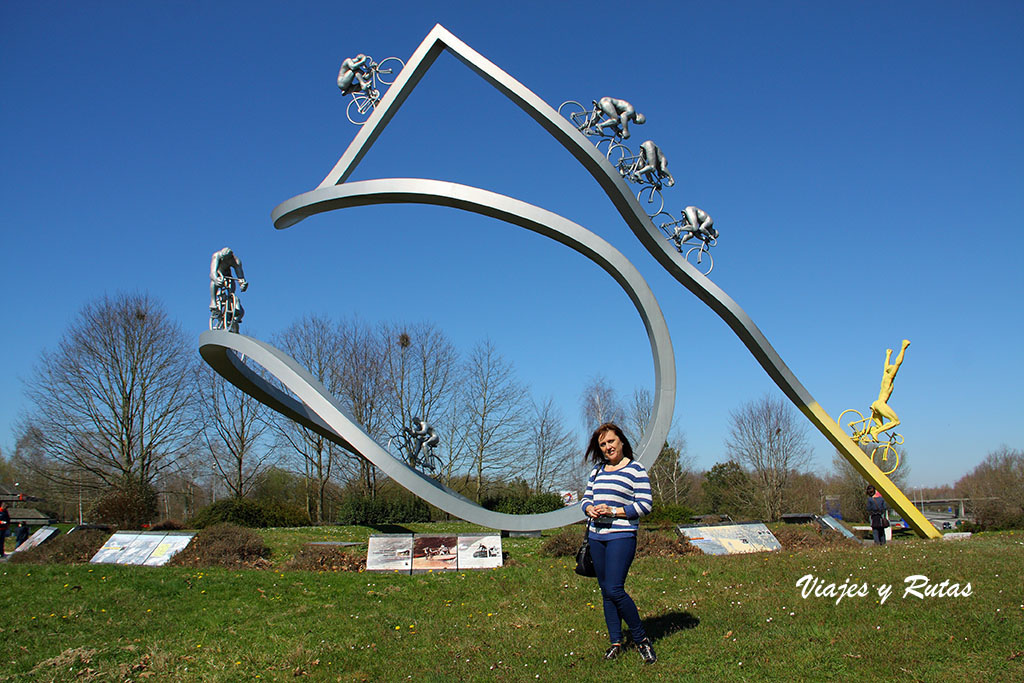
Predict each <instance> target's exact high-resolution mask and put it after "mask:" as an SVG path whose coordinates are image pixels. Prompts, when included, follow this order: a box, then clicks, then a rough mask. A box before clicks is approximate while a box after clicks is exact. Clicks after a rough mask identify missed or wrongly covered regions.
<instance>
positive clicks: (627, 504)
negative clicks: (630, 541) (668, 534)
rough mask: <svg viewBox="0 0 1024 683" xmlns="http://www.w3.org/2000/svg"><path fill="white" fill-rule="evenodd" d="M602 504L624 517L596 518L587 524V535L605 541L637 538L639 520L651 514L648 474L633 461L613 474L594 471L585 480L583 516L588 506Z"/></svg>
mask: <svg viewBox="0 0 1024 683" xmlns="http://www.w3.org/2000/svg"><path fill="white" fill-rule="evenodd" d="M601 503H604V504H605V505H609V506H611V507H617V508H618V507H620V508H623V509H624V510H625V511H626V517H625V519H623V518H622V517H614V518H613V517H598V518H597V519H592V520H590V535H591V536H592V537H597V538H602V539H607V538H614V537H616V536H627V535H631V534H636V532H637V529H638V528H639V527H640V523H639V520H640V518H641V517H643V516H644V515H646V514H648V513H649V512H650V511H651V507H652V503H653V501H652V498H651V480H650V479H649V478H648V477H647V470H645V469H644V466H643V465H641V464H640V463H638V462H637V461H636V460H631V461H630V462H629V464H628V465H626V466H625V467H623V468H622V469H620V470H616V471H615V472H606V471H605V466H604V465H599V466H597V467H595V468H594V469H593V470H592V471H591V472H590V478H589V479H588V480H587V491H586V493H584V494H583V502H582V503H581V504H580V507H581V508H582V509H583V512H584V513H586V511H587V508H588V507H590V506H591V505H600V504H601Z"/></svg>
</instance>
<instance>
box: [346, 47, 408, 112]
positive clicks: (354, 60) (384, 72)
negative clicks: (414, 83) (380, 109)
mask: <svg viewBox="0 0 1024 683" xmlns="http://www.w3.org/2000/svg"><path fill="white" fill-rule="evenodd" d="M404 66H405V63H404V62H403V61H402V60H401V59H399V58H398V57H388V58H387V59H382V60H381V61H380V62H379V63H378V62H375V61H373V58H372V57H370V56H369V55H363V54H359V55H356V56H355V57H349V58H348V59H346V60H345V61H343V62H342V63H341V70H339V71H338V89H339V90H341V94H342V95H351V96H352V101H351V102H349V103H348V106H347V107H346V108H345V116H346V117H348V120H349V121H351V122H352V123H354V124H356V125H357V126H361V125H363V124H364V123H366V119H368V118H370V114H371V113H373V109H374V107H376V106H377V105H378V104H380V98H381V92H380V87H379V85H380V84H383V85H391V84H392V83H394V82H395V79H396V78H398V72H400V71H401V70H402V68H403V67H404Z"/></svg>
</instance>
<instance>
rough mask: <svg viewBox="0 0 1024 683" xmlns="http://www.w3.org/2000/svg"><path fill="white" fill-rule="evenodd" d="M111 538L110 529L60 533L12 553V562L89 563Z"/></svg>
mask: <svg viewBox="0 0 1024 683" xmlns="http://www.w3.org/2000/svg"><path fill="white" fill-rule="evenodd" d="M108 538H110V532H109V531H99V530H98V529H86V530H84V531H75V532H73V533H70V534H60V535H58V536H57V537H56V538H52V539H50V540H49V541H47V542H46V543H43V544H42V545H38V546H36V547H35V548H31V549H29V550H23V551H21V552H18V553H11V559H9V560H8V562H9V563H11V564H88V562H89V560H91V559H92V556H93V555H95V554H96V553H97V552H98V551H99V549H100V548H102V547H103V544H104V543H106V542H107V539H108Z"/></svg>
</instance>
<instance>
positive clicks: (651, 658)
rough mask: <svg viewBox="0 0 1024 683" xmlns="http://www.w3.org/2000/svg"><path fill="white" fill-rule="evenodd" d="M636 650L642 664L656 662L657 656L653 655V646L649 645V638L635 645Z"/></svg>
mask: <svg viewBox="0 0 1024 683" xmlns="http://www.w3.org/2000/svg"><path fill="white" fill-rule="evenodd" d="M636 649H637V651H638V652H639V653H640V659H642V660H644V664H654V663H655V662H656V661H658V655H656V654H654V646H653V645H651V639H650V638H647V639H645V640H643V641H641V642H639V643H637V644H636Z"/></svg>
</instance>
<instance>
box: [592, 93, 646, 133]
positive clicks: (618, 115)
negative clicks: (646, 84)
mask: <svg viewBox="0 0 1024 683" xmlns="http://www.w3.org/2000/svg"><path fill="white" fill-rule="evenodd" d="M597 108H598V109H599V110H600V111H601V112H603V113H604V114H606V115H607V116H608V118H607V119H605V120H604V121H601V122H600V123H597V119H598V118H600V116H601V114H600V113H597V112H595V114H594V124H595V125H594V130H596V131H598V132H600V131H602V130H604V129H605V128H608V127H611V128H612V129H613V130H614V131H615V132H616V133H617V134H619V135H621V136H622V139H623V140H625V139H627V138H629V122H630V121H635V122H636V123H637V125H641V124H644V123H646V122H647V117H646V116H644V115H643V114H641V113H640V112H638V111H637V110H636V109H635V108H634V107H633V105H632V104H630V103H629V102H627V101H626V100H619V99H616V98H614V97H602V98H601V99H599V100H598V101H597Z"/></svg>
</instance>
